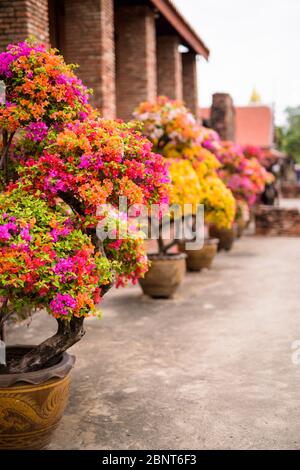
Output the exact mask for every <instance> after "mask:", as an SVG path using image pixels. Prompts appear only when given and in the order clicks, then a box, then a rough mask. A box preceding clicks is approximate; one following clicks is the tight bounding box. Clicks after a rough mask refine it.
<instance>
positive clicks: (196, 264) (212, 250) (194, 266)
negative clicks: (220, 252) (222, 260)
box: [178, 238, 219, 271]
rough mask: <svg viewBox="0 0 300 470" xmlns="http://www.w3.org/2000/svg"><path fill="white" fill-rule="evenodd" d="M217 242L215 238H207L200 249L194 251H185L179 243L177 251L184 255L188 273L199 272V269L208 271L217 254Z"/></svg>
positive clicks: (183, 246) (183, 245) (183, 244)
mask: <svg viewBox="0 0 300 470" xmlns="http://www.w3.org/2000/svg"><path fill="white" fill-rule="evenodd" d="M218 243H219V240H217V239H216V238H208V239H206V240H205V242H204V246H203V247H202V248H199V249H196V250H187V249H185V243H183V242H179V244H178V248H179V251H181V252H183V253H186V255H187V259H186V267H187V269H188V271H201V269H205V268H206V269H209V268H210V267H211V265H212V261H213V259H214V257H215V255H216V253H217V249H218Z"/></svg>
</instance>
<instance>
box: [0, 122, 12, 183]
mask: <svg viewBox="0 0 300 470" xmlns="http://www.w3.org/2000/svg"><path fill="white" fill-rule="evenodd" d="M14 135H15V132H11V133H10V134H8V132H7V130H6V129H4V130H3V131H2V145H3V151H2V154H1V158H0V170H2V171H4V180H5V182H6V183H7V182H8V181H7V180H8V152H9V148H10V146H11V143H12V140H13V137H14Z"/></svg>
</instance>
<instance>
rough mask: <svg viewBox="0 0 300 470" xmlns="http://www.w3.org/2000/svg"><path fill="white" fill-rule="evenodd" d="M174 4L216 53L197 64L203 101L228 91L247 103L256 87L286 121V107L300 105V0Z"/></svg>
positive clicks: (204, 0)
mask: <svg viewBox="0 0 300 470" xmlns="http://www.w3.org/2000/svg"><path fill="white" fill-rule="evenodd" d="M174 3H175V5H176V6H177V7H178V9H179V10H180V11H181V12H182V13H183V15H184V16H185V17H186V19H187V20H188V21H189V22H190V24H191V25H192V26H193V27H194V28H195V30H196V31H197V32H198V33H199V35H200V37H201V38H202V39H203V40H204V42H205V43H206V44H207V46H208V47H209V49H210V51H211V55H210V59H209V62H208V63H205V61H204V60H203V58H201V59H200V60H199V64H198V66H199V71H198V74H199V93H200V104H201V105H202V106H210V104H211V95H212V93H214V92H217V91H223V92H229V93H230V94H231V95H232V97H233V99H234V102H235V104H236V105H245V104H248V102H249V99H250V95H251V92H252V89H253V87H254V86H255V87H256V88H257V91H258V92H259V94H260V95H261V97H262V101H263V102H264V103H267V104H273V103H274V105H275V111H276V122H277V124H282V123H283V122H284V119H285V114H284V110H285V108H286V107H287V106H296V105H300V0H174Z"/></svg>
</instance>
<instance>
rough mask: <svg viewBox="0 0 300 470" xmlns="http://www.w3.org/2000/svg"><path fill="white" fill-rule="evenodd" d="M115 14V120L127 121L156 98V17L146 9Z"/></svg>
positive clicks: (129, 8) (122, 9)
mask: <svg viewBox="0 0 300 470" xmlns="http://www.w3.org/2000/svg"><path fill="white" fill-rule="evenodd" d="M115 14H116V22H115V27H116V65H117V66H116V71H117V117H119V118H122V119H125V120H127V119H131V118H132V112H133V110H134V108H135V107H136V106H137V105H138V104H139V103H140V102H141V101H145V100H154V99H155V97H156V94H157V82H156V37H155V17H154V12H153V11H152V10H151V9H150V8H149V7H148V6H146V5H144V6H143V5H138V6H119V7H118V6H117V8H116V12H115Z"/></svg>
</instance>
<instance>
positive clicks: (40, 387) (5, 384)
mask: <svg viewBox="0 0 300 470" xmlns="http://www.w3.org/2000/svg"><path fill="white" fill-rule="evenodd" d="M31 348H32V346H24V347H22V346H20V347H15V348H7V356H8V357H9V355H14V356H16V355H19V356H21V355H23V354H24V353H25V352H27V351H28V350H30V349H31ZM74 362H75V357H74V356H70V355H69V354H67V353H64V354H63V356H62V358H61V359H60V361H58V363H57V364H55V365H53V366H51V367H48V368H45V369H43V370H39V371H36V372H28V373H24V374H1V373H0V449H1V450H4V449H14V450H23V449H43V448H44V447H46V446H47V444H49V442H50V439H51V434H52V432H53V431H54V429H55V428H56V427H57V425H58V423H59V421H60V419H61V417H62V416H63V413H64V409H65V406H66V404H67V401H68V397H69V383H70V371H71V369H72V367H73V365H74Z"/></svg>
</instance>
